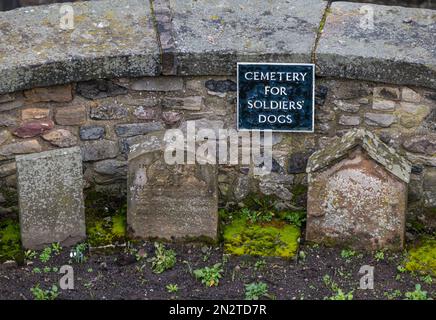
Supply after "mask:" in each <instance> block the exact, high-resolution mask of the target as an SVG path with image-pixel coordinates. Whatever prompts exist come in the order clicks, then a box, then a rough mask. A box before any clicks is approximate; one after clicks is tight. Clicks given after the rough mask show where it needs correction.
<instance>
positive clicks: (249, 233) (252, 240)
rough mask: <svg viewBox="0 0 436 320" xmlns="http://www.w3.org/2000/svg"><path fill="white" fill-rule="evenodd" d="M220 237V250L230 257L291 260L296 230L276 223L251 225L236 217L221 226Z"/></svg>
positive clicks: (277, 221)
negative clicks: (241, 256)
mask: <svg viewBox="0 0 436 320" xmlns="http://www.w3.org/2000/svg"><path fill="white" fill-rule="evenodd" d="M223 237H224V250H225V251H226V252H227V253H230V254H235V255H254V256H275V257H283V258H292V257H294V256H295V254H296V252H297V249H298V238H299V237H300V229H299V228H298V227H296V226H294V225H290V224H286V223H285V222H284V221H280V220H272V221H271V222H267V223H261V224H253V223H250V222H249V220H248V219H247V218H245V217H240V218H236V219H234V220H233V221H232V222H231V223H230V224H228V225H226V226H224V232H223Z"/></svg>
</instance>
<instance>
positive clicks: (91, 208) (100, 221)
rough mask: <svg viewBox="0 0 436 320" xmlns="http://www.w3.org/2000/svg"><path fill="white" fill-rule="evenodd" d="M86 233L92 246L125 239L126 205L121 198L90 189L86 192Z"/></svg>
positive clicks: (119, 241)
mask: <svg viewBox="0 0 436 320" xmlns="http://www.w3.org/2000/svg"><path fill="white" fill-rule="evenodd" d="M85 207H86V210H85V212H86V233H87V237H88V243H89V245H91V246H92V247H99V246H105V245H110V244H116V243H122V242H125V241H126V211H127V205H126V203H125V201H124V200H123V199H116V198H115V197H113V196H111V195H109V194H105V193H102V192H96V191H94V190H90V191H88V192H87V193H86V200H85Z"/></svg>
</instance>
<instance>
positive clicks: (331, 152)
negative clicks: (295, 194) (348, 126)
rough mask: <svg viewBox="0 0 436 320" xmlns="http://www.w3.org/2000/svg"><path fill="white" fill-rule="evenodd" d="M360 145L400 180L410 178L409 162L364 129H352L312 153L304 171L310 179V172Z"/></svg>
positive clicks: (337, 159) (336, 159)
mask: <svg viewBox="0 0 436 320" xmlns="http://www.w3.org/2000/svg"><path fill="white" fill-rule="evenodd" d="M358 146H360V147H361V148H362V149H364V150H365V151H366V152H367V153H368V155H369V156H370V157H371V158H372V159H373V160H374V161H376V162H378V163H379V164H381V165H382V166H383V167H384V168H385V169H386V170H387V171H389V172H391V173H392V174H393V175H395V176H396V177H397V178H399V179H400V180H402V181H404V182H406V183H408V182H409V180H410V171H411V165H410V163H409V162H408V161H407V160H406V159H405V158H403V157H402V156H401V155H400V154H398V153H397V152H396V151H395V150H394V149H393V148H391V147H389V146H388V145H386V144H385V143H383V142H382V141H381V140H380V139H379V138H378V137H377V136H376V135H375V134H374V133H372V132H370V131H368V130H365V129H354V130H352V131H350V132H347V133H346V134H345V135H344V136H343V137H342V138H341V139H338V140H337V141H335V142H334V143H331V144H330V145H328V146H327V147H326V148H324V149H322V150H319V151H317V152H315V153H313V154H312V155H311V156H310V158H309V161H308V163H307V168H306V172H307V173H308V174H309V181H310V180H311V173H313V172H315V171H318V170H321V169H323V168H325V167H327V166H329V165H330V164H331V163H332V162H334V161H339V160H341V159H343V158H344V157H345V156H346V155H347V153H348V152H349V151H350V150H352V149H353V148H355V147H358Z"/></svg>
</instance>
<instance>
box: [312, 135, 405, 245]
mask: <svg viewBox="0 0 436 320" xmlns="http://www.w3.org/2000/svg"><path fill="white" fill-rule="evenodd" d="M410 169H411V167H410V164H409V163H408V162H407V161H406V160H405V159H404V158H403V157H401V156H400V155H399V154H397V153H396V152H395V150H393V149H392V148H390V147H388V146H387V145H386V144H384V143H383V142H382V141H381V140H380V139H378V138H377V137H376V136H375V135H374V134H372V133H371V132H368V131H366V130H363V129H358V130H353V131H351V132H348V133H346V134H345V135H344V136H343V137H342V138H341V139H340V140H338V141H336V142H335V143H332V144H331V145H329V146H327V147H326V148H325V149H323V150H320V151H317V152H315V153H314V154H313V155H312V156H311V157H310V158H309V161H308V164H307V169H306V171H307V173H308V180H309V190H308V200H307V205H308V207H307V230H306V239H307V240H308V241H314V242H319V243H326V244H342V245H344V246H350V247H353V248H358V249H361V248H362V249H369V250H374V249H380V248H390V249H401V248H402V247H403V244H404V225H405V213H406V205H407V184H408V182H409V178H410Z"/></svg>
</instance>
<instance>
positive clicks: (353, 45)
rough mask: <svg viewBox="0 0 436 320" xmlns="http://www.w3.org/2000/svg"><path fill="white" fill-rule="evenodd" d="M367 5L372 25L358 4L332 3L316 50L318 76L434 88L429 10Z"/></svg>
mask: <svg viewBox="0 0 436 320" xmlns="http://www.w3.org/2000/svg"><path fill="white" fill-rule="evenodd" d="M371 6H372V8H373V13H374V25H373V26H372V27H371V26H369V25H367V24H366V25H365V22H367V21H368V20H367V16H365V15H367V14H368V12H367V11H366V10H361V8H362V4H361V3H350V2H345V1H344V2H333V3H332V5H331V7H330V10H329V12H328V13H327V19H326V22H325V24H324V28H323V32H322V34H321V37H320V40H319V42H318V46H317V50H316V63H317V66H318V70H317V71H318V75H320V76H330V77H339V78H348V79H361V80H370V81H376V82H385V83H392V84H404V85H418V86H419V85H421V86H424V87H429V88H436V55H435V52H434V34H435V30H434V25H435V16H434V11H433V10H426V9H416V8H404V7H394V6H381V5H371ZM307 7H308V8H310V6H307ZM362 22H363V24H362ZM396 95H397V94H396ZM384 98H386V97H384Z"/></svg>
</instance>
